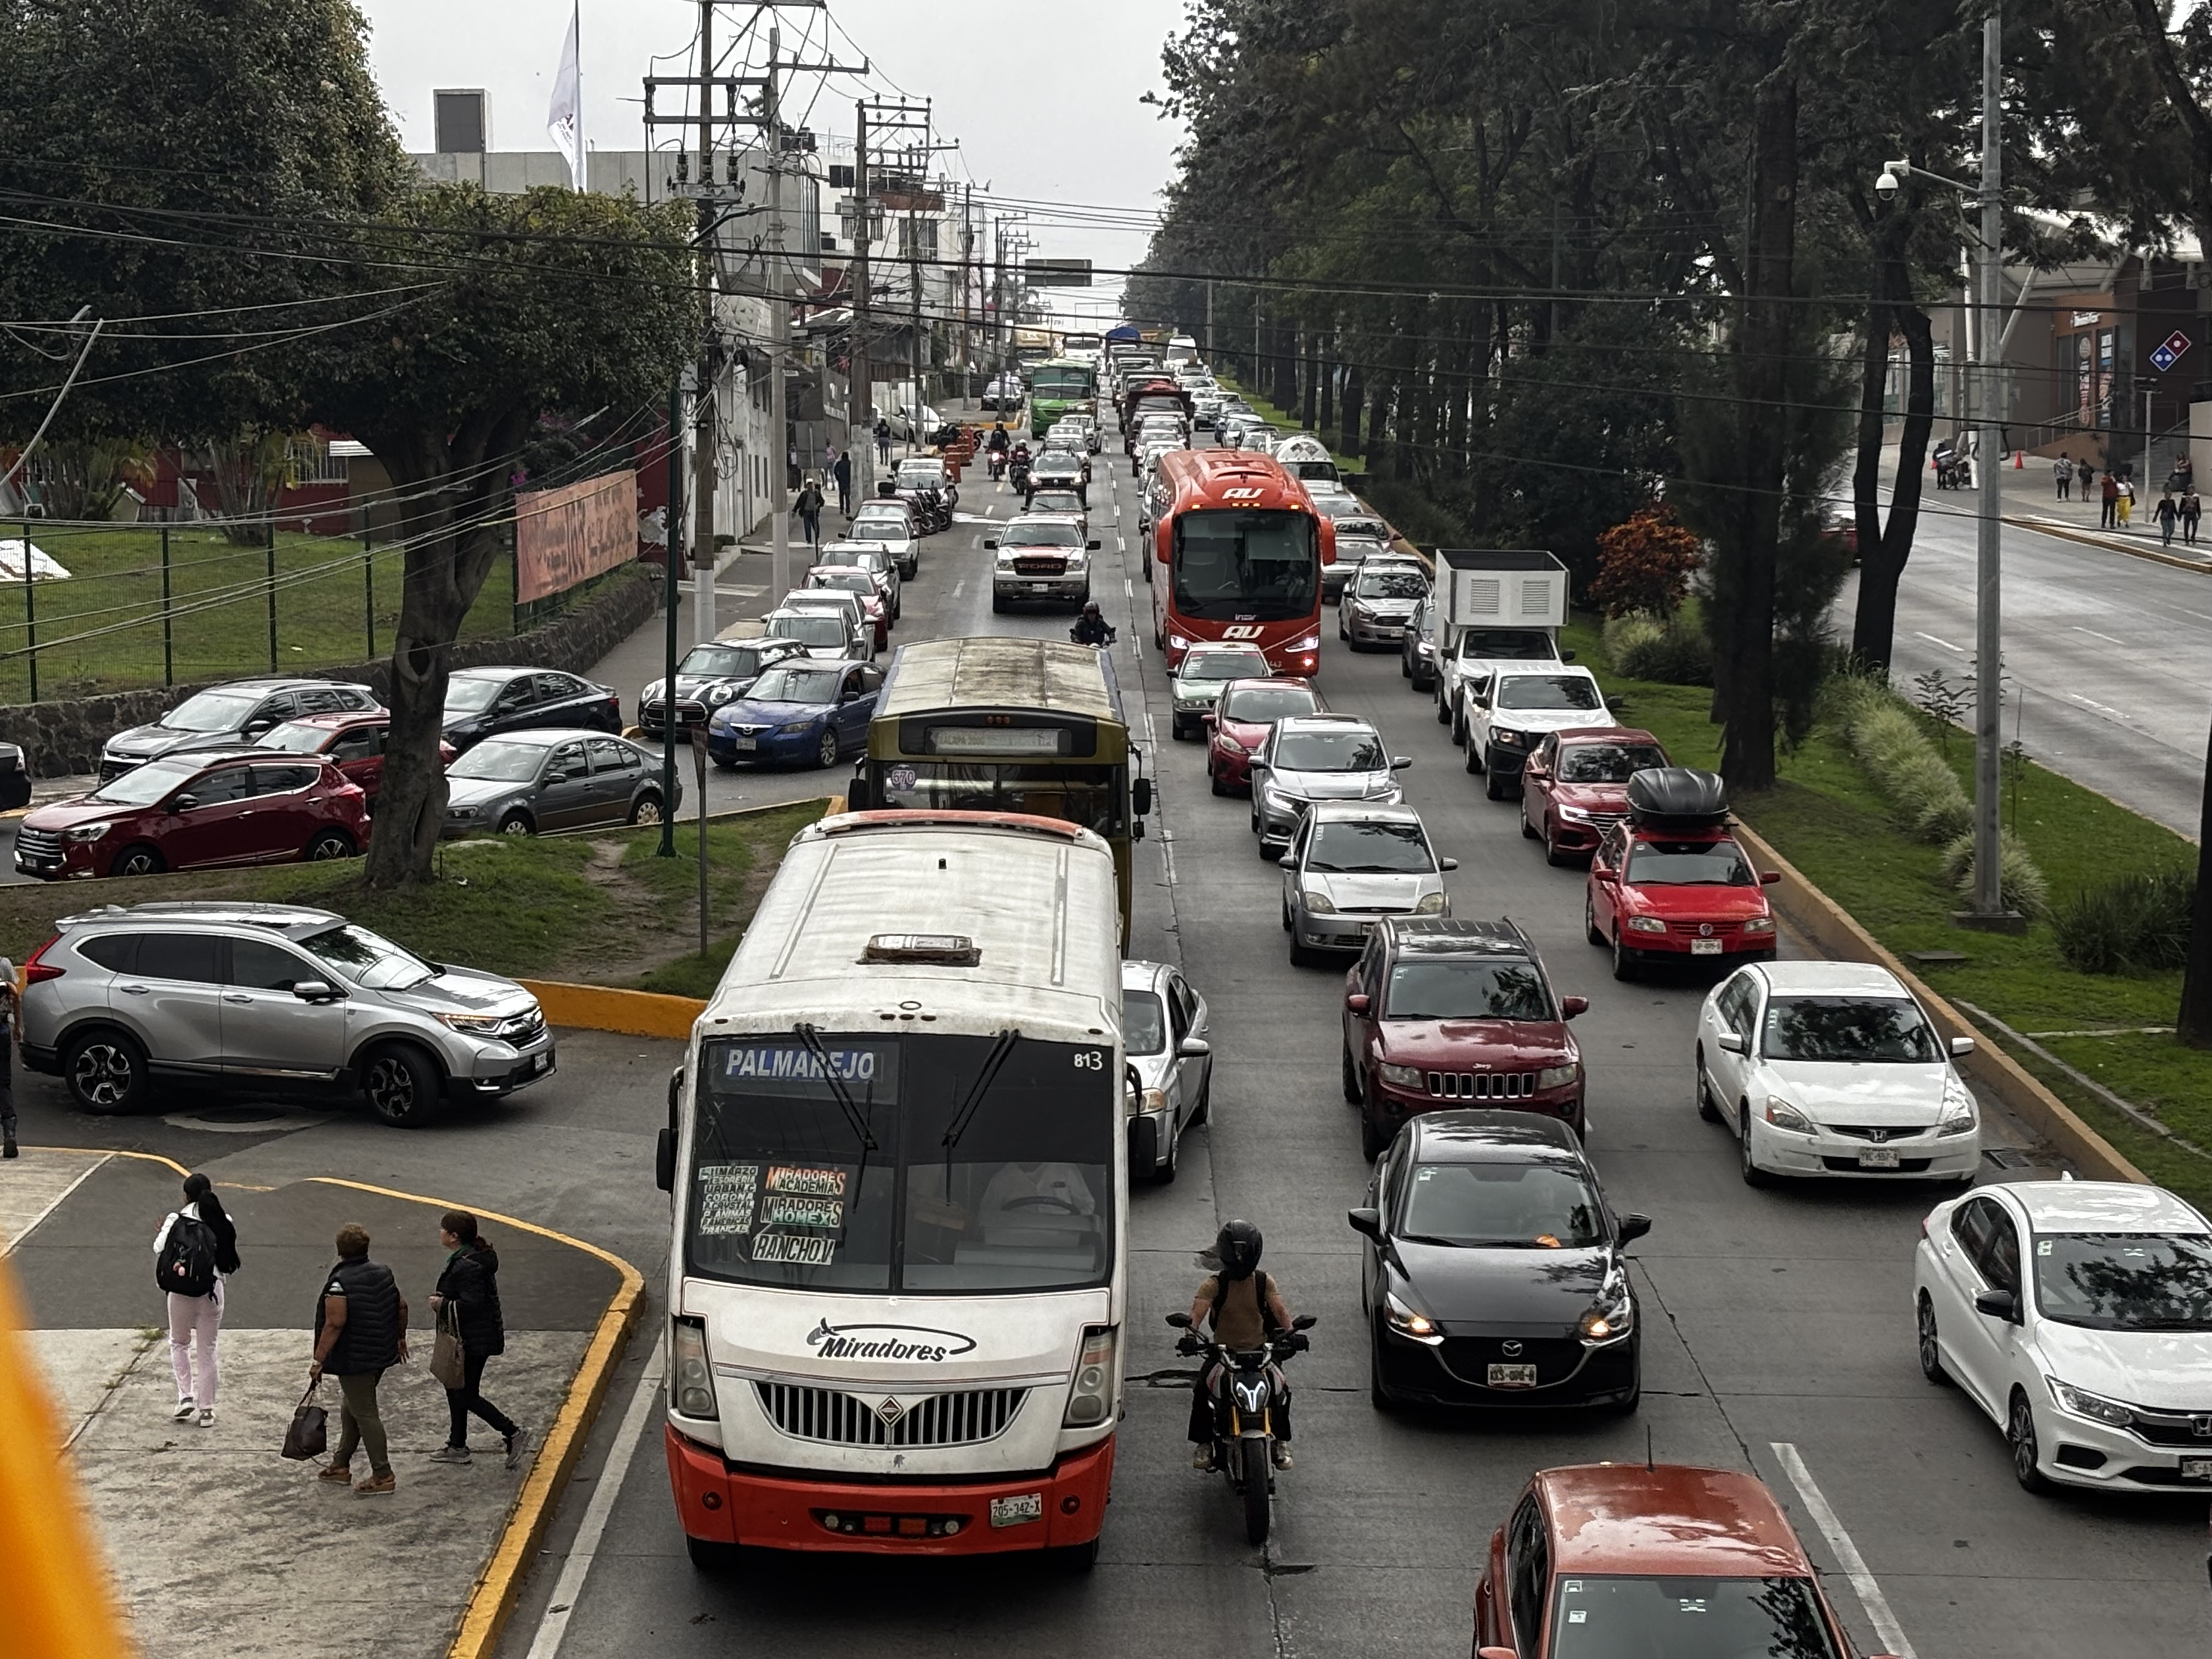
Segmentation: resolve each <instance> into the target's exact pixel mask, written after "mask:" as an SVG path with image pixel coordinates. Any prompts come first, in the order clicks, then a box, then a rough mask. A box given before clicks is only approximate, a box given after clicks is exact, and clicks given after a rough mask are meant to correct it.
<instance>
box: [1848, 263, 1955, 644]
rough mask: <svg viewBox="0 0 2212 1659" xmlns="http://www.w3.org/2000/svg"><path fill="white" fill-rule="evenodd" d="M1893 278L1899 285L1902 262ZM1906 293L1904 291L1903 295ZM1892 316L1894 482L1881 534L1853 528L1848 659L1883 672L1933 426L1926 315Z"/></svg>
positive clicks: (1899, 309)
mask: <svg viewBox="0 0 2212 1659" xmlns="http://www.w3.org/2000/svg"><path fill="white" fill-rule="evenodd" d="M1896 277H1897V280H1898V282H1899V283H1900V284H1903V283H1905V281H1906V279H1905V276H1904V267H1903V262H1902V261H1899V264H1898V267H1897V272H1896ZM1908 291H1909V290H1908ZM1891 309H1892V313H1893V315H1894V316H1895V318H1896V319H1897V326H1898V330H1899V332H1900V333H1902V334H1903V335H1904V336H1905V356H1906V365H1907V366H1906V371H1905V424H1904V427H1903V428H1901V429H1900V431H1899V434H1898V442H1897V478H1896V482H1895V483H1893V485H1892V486H1891V489H1890V492H1889V519H1888V522H1887V523H1886V524H1884V525H1883V526H1882V528H1881V535H1880V537H1879V538H1876V539H1875V540H1874V541H1871V542H1869V540H1868V539H1867V534H1866V529H1865V520H1864V517H1863V515H1862V517H1861V520H1860V529H1859V592H1858V603H1857V608H1856V610H1855V612H1854V614H1853V616H1852V618H1851V654H1852V655H1853V656H1855V657H1857V659H1859V660H1860V661H1861V662H1863V663H1866V664H1868V665H1870V666H1878V667H1881V668H1883V669H1887V667H1888V666H1889V665H1890V659H1891V655H1892V653H1893V651H1894V649H1895V647H1896V637H1897V588H1898V584H1899V582H1901V581H1902V580H1904V579H1905V561H1906V560H1907V559H1909V558H1910V557H1911V556H1912V538H1913V535H1914V533H1915V532H1917V530H1918V529H1919V527H1920V492H1921V490H1922V489H1923V488H1925V487H1926V485H1927V482H1928V438H1929V433H1930V432H1931V431H1932V430H1933V429H1934V428H1935V425H1936V340H1935V332H1934V330H1933V329H1932V328H1931V327H1930V326H1929V321H1928V313H1926V312H1924V311H1923V310H1922V309H1921V308H1920V307H1918V306H1916V305H1913V304H1911V303H1910V302H1909V301H1906V302H1903V303H1894V304H1893V306H1892V307H1891Z"/></svg>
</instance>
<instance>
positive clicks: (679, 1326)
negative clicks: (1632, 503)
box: [671, 1319, 722, 1418]
mask: <svg viewBox="0 0 2212 1659" xmlns="http://www.w3.org/2000/svg"><path fill="white" fill-rule="evenodd" d="M674 1334H675V1340H674V1342H673V1343H672V1344H671V1346H672V1347H673V1348H674V1350H675V1358H676V1375H675V1377H674V1379H673V1381H674V1384H675V1393H676V1409H677V1410H678V1411H679V1412H682V1413H684V1416H686V1417H708V1418H714V1417H720V1415H721V1414H722V1413H721V1409H720V1407H718V1406H717V1405H716V1404H715V1402H714V1367H712V1366H711V1365H709V1364H708V1363H707V1327H706V1326H705V1324H704V1323H703V1322H701V1321H698V1320H696V1319H679V1320H678V1321H677V1322H675V1326H674Z"/></svg>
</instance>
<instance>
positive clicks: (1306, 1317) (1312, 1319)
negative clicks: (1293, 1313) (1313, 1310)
mask: <svg viewBox="0 0 2212 1659" xmlns="http://www.w3.org/2000/svg"><path fill="white" fill-rule="evenodd" d="M1320 1323H1321V1316H1320V1315H1319V1314H1300V1315H1299V1316H1297V1318H1296V1319H1293V1320H1292V1321H1291V1329H1292V1330H1294V1331H1310V1330H1311V1329H1312V1328H1314V1327H1315V1326H1316V1325H1318V1324H1320Z"/></svg>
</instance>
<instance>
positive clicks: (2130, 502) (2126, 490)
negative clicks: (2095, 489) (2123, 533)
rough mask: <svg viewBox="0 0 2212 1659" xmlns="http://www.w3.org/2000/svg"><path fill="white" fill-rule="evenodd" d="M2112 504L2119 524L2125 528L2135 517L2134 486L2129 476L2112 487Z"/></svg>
mask: <svg viewBox="0 0 2212 1659" xmlns="http://www.w3.org/2000/svg"><path fill="white" fill-rule="evenodd" d="M2112 506H2113V507H2114V508H2115V509H2117V511H2118V514H2119V526H2120V528H2121V529H2123V530H2125V529H2126V528H2127V527H2128V526H2129V524H2130V522H2131V521H2132V520H2134V518H2135V510H2136V486H2135V481H2134V480H2133V479H2131V478H2123V479H2121V480H2120V481H2119V483H2118V484H2116V485H2115V486H2114V487H2113V490H2112Z"/></svg>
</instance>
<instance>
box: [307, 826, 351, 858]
mask: <svg viewBox="0 0 2212 1659" xmlns="http://www.w3.org/2000/svg"><path fill="white" fill-rule="evenodd" d="M355 850H356V849H355V848H354V844H353V837H352V836H349V835H348V834H346V832H345V831H344V830H343V829H324V830H321V831H319V832H318V833H317V835H316V836H315V838H314V839H313V841H311V842H308V843H307V850H306V851H304V852H302V853H301V854H300V856H301V858H302V859H303V860H306V861H307V862H308V863H310V864H320V863H322V862H323V861H324V860H326V859H349V858H351V857H352V856H353V855H354V852H355Z"/></svg>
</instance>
